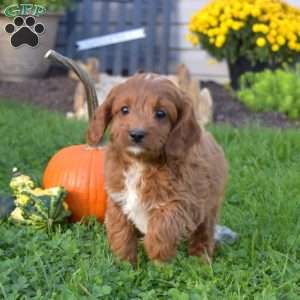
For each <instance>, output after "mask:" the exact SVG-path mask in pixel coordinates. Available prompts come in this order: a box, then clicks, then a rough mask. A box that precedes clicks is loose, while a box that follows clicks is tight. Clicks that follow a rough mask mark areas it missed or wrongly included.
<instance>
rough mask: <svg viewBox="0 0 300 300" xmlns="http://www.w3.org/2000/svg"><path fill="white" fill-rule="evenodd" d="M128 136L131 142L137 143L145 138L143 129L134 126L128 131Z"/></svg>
mask: <svg viewBox="0 0 300 300" xmlns="http://www.w3.org/2000/svg"><path fill="white" fill-rule="evenodd" d="M128 135H129V138H130V140H131V141H132V142H134V143H136V144H139V143H141V142H142V141H143V139H144V138H145V135H146V132H145V130H143V129H139V128H135V129H131V130H129V131H128Z"/></svg>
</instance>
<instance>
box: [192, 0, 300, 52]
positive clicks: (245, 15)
mask: <svg viewBox="0 0 300 300" xmlns="http://www.w3.org/2000/svg"><path fill="white" fill-rule="evenodd" d="M249 27H250V28H249ZM246 29H247V30H249V29H250V30H251V32H252V33H253V39H254V42H255V43H256V45H257V47H260V48H262V47H266V46H268V47H270V49H271V50H272V51H273V52H277V51H279V50H280V49H281V48H282V47H287V48H288V49H290V50H292V51H296V52H300V10H299V9H297V8H294V7H292V6H290V5H288V4H287V3H285V2H284V1H283V0H213V1H211V2H209V4H207V5H206V6H205V7H204V8H202V9H201V10H200V11H198V12H197V13H196V14H195V15H194V16H192V18H191V21H190V23H189V31H190V34H189V35H188V39H189V40H190V41H191V43H193V44H194V45H198V44H199V43H200V42H201V41H200V38H199V35H204V36H206V37H207V38H208V41H209V43H210V44H211V45H213V46H215V47H216V48H222V47H223V46H225V44H226V41H227V39H228V37H229V33H230V32H232V31H237V32H239V33H241V34H242V33H243V32H244V31H245V30H246ZM249 43H250V41H249Z"/></svg>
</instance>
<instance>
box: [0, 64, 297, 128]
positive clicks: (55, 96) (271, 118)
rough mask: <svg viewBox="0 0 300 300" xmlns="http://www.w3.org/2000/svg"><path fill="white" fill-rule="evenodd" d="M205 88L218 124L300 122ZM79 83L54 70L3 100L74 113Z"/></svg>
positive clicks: (7, 88) (216, 87)
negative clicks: (259, 111)
mask: <svg viewBox="0 0 300 300" xmlns="http://www.w3.org/2000/svg"><path fill="white" fill-rule="evenodd" d="M201 85H202V87H207V88H209V89H210V91H211V93H212V95H213V99H214V115H213V119H214V121H215V122H217V123H220V122H225V123H229V124H232V125H234V126H242V125H245V124H247V123H259V124H261V125H264V126H268V127H280V128H287V127H297V126H299V125H300V122H299V121H298V122H291V121H290V120H288V119H287V117H286V116H285V115H284V114H281V113H276V112H266V113H265V112H264V113H254V112H252V111H250V110H249V109H247V108H246V107H245V105H243V104H242V103H240V102H239V101H237V99H236V98H235V96H234V95H233V94H232V92H231V91H229V90H228V89H226V88H224V86H222V85H220V84H218V83H215V82H212V81H208V82H203V83H202V84H201ZM75 86H76V81H74V80H72V79H70V78H68V77H67V76H66V73H64V72H62V71H60V70H55V69H54V70H52V71H51V72H50V74H49V76H48V77H47V78H43V79H31V80H28V81H24V82H18V83H16V82H1V81H0V97H2V98H3V97H6V98H12V99H16V100H17V101H21V102H30V103H33V104H35V105H40V106H43V107H45V108H48V109H50V110H56V111H61V112H64V113H66V112H68V111H72V110H73V103H72V102H73V95H74V91H75Z"/></svg>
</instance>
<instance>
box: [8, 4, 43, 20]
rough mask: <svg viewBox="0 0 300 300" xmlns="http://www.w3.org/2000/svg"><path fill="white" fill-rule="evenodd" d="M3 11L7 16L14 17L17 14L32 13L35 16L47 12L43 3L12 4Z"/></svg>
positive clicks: (25, 14)
mask: <svg viewBox="0 0 300 300" xmlns="http://www.w3.org/2000/svg"><path fill="white" fill-rule="evenodd" d="M3 13H4V15H5V16H6V17H9V18H12V17H16V16H27V15H32V16H35V17H39V16H42V15H44V14H45V13H46V8H45V7H44V6H42V5H38V4H27V3H26V4H25V3H21V4H20V5H18V4H12V5H10V6H7V7H6V8H5V9H4V10H3Z"/></svg>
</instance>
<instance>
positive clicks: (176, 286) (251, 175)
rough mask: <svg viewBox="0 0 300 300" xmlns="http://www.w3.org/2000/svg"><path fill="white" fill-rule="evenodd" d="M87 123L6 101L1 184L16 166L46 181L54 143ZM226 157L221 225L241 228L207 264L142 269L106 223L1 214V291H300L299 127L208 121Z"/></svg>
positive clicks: (1, 110)
mask: <svg viewBox="0 0 300 300" xmlns="http://www.w3.org/2000/svg"><path fill="white" fill-rule="evenodd" d="M85 127H86V124H85V123H81V122H75V121H70V120H66V119H65V118H64V117H63V116H62V115H60V114H55V113H49V112H47V111H42V110H39V109H35V108H32V107H30V106H21V105H20V104H18V105H17V104H14V103H8V102H4V101H1V102H0V136H1V143H0V190H2V191H3V192H9V189H8V183H9V180H10V176H11V169H12V168H13V167H14V166H17V167H19V169H20V170H22V171H23V172H25V173H27V174H30V175H33V177H34V178H35V179H36V180H40V178H41V174H42V171H43V169H44V167H45V164H46V162H47V160H48V159H49V158H50V157H51V155H53V154H54V153H55V152H56V151H57V150H58V149H60V148H62V147H64V146H66V145H70V144H75V143H81V142H83V136H84V131H85ZM210 130H211V131H212V132H213V133H214V134H215V136H216V138H217V140H218V141H219V143H220V144H222V146H223V147H224V150H225V152H226V156H227V158H228V160H229V162H230V183H229V185H228V189H227V193H226V199H225V203H224V207H223V211H222V217H221V223H222V224H226V225H227V226H230V227H231V228H232V229H233V230H235V231H237V232H238V233H239V236H240V240H239V242H237V243H236V244H235V245H233V246H223V247H222V248H220V249H219V250H218V252H217V254H216V257H215V260H214V262H213V264H212V265H211V266H209V265H204V264H202V263H201V262H199V261H198V260H197V258H192V257H187V254H186V249H185V246H184V245H182V247H181V249H180V251H179V252H178V255H177V258H176V259H175V260H174V261H173V262H171V263H169V264H165V265H162V266H157V265H153V264H152V263H151V262H149V261H148V260H147V258H146V256H145V253H144V252H143V250H142V247H141V248H140V252H139V255H140V260H139V265H138V267H137V269H136V270H134V269H133V268H132V267H131V266H130V265H128V264H126V263H121V262H119V261H118V260H117V259H115V258H114V257H113V255H112V254H111V252H110V251H109V249H108V246H107V242H106V237H105V231H104V228H103V226H102V225H101V224H97V222H95V221H94V220H90V222H89V223H88V224H87V225H79V224H74V225H65V226H63V227H62V228H61V229H60V230H59V231H57V232H56V233H54V234H52V235H51V236H48V235H47V234H45V233H42V232H36V231H35V230H33V229H32V228H30V227H23V226H16V225H14V224H10V223H9V222H7V221H4V222H2V223H1V222H0V299H63V300H64V299H67V300H69V299H70V300H71V299H114V300H115V299H149V300H150V299H151V300H155V299H174V300H185V299H186V300H188V299H191V300H196V299H213V300H215V299H230V300H231V299H232V300H233V299H259V300H262V299H265V300H272V299H283V300H286V299H287V300H289V299H291V300H294V299H300V234H299V233H300V217H299V216H300V184H299V178H300V150H299V149H300V138H299V132H297V130H292V129H290V130H286V131H279V130H271V129H264V128H259V127H247V128H242V129H237V128H232V127H226V126H221V125H218V126H211V128H210Z"/></svg>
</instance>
